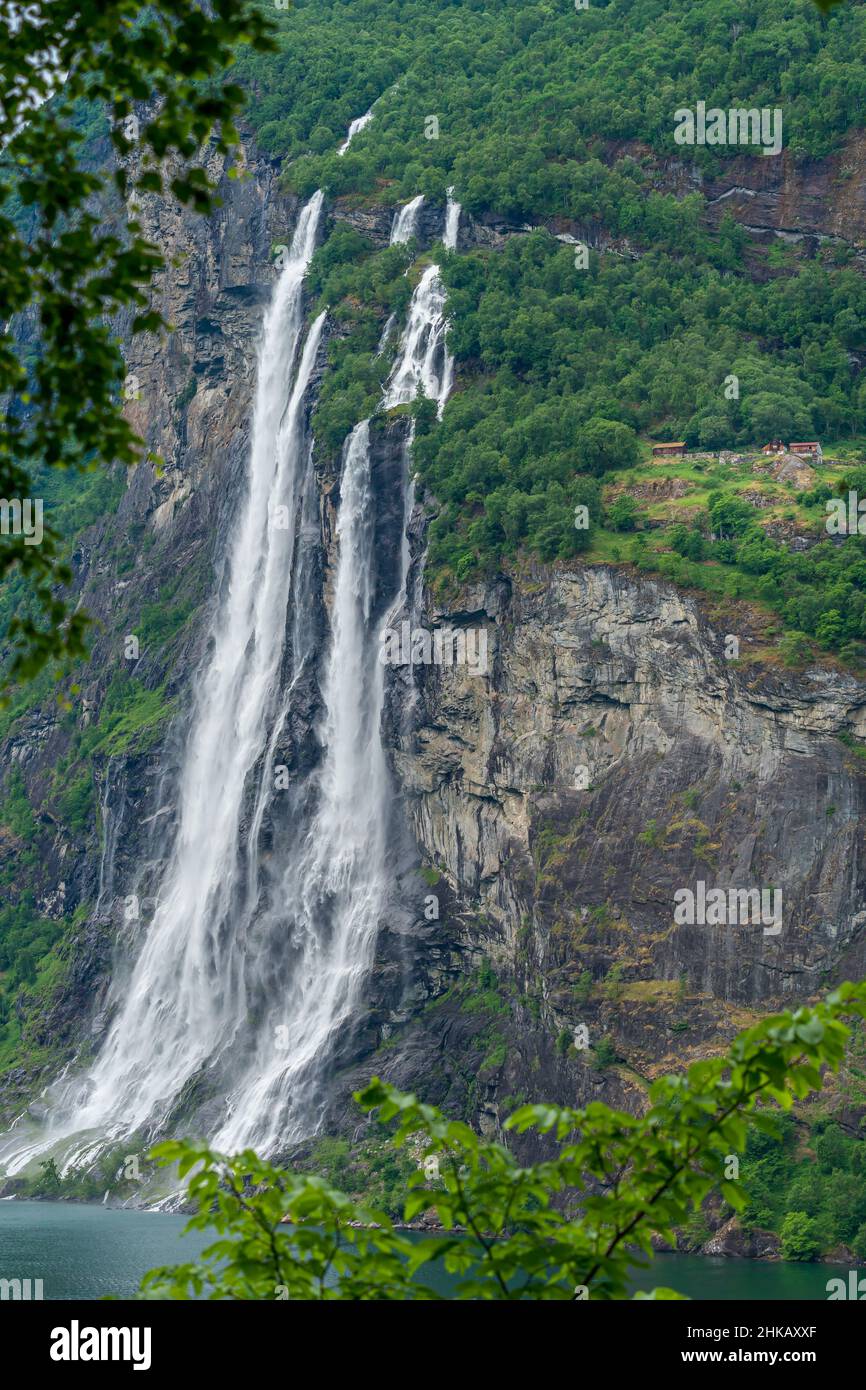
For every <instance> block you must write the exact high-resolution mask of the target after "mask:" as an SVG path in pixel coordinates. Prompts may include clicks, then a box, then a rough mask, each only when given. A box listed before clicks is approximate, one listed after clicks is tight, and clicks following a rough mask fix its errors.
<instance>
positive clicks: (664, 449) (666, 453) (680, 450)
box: [653, 439, 686, 459]
mask: <svg viewBox="0 0 866 1390" xmlns="http://www.w3.org/2000/svg"><path fill="white" fill-rule="evenodd" d="M685 452H686V446H685V443H684V442H683V440H681V439H680V440H678V441H675V442H674V443H673V444H654V445H653V458H654V459H681V458H682V456H683V454H684V453H685Z"/></svg>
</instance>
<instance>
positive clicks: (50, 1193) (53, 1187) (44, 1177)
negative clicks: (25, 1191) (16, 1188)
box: [32, 1158, 61, 1197]
mask: <svg viewBox="0 0 866 1390" xmlns="http://www.w3.org/2000/svg"><path fill="white" fill-rule="evenodd" d="M39 1167H40V1168H41V1170H42V1171H41V1174H40V1176H39V1177H38V1178H37V1180H36V1183H35V1184H34V1187H33V1189H32V1192H33V1196H34V1197H56V1195H57V1193H58V1192H59V1191H60V1186H61V1180H60V1173H59V1172H58V1170H57V1164H56V1162H55V1160H54V1159H53V1158H48V1159H45V1160H44V1161H43V1162H42V1163H40V1164H39Z"/></svg>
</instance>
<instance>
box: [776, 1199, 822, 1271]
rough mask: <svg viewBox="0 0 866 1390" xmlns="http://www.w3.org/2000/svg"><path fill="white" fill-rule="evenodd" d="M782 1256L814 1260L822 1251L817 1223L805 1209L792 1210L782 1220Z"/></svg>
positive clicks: (789, 1258) (792, 1258)
mask: <svg viewBox="0 0 866 1390" xmlns="http://www.w3.org/2000/svg"><path fill="white" fill-rule="evenodd" d="M780 1234H781V1238H782V1258H783V1259H785V1260H814V1258H815V1256H816V1255H817V1254H819V1253H820V1250H821V1240H820V1237H819V1235H818V1231H817V1227H816V1223H815V1222H814V1221H813V1220H811V1219H810V1218H809V1217H808V1216H807V1215H806V1213H805V1212H804V1211H790V1212H788V1215H787V1216H786V1217H785V1220H784V1221H783V1222H782V1230H781V1232H780Z"/></svg>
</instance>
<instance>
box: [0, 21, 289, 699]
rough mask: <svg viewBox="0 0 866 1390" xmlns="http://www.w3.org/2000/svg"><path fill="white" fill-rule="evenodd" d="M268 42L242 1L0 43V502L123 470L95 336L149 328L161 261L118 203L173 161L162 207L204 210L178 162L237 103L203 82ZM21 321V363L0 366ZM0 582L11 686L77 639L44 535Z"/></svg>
mask: <svg viewBox="0 0 866 1390" xmlns="http://www.w3.org/2000/svg"><path fill="white" fill-rule="evenodd" d="M269 27H270V26H269V22H268V20H267V18H266V17H265V16H264V15H263V14H262V13H261V12H260V11H259V9H258V8H257V7H256V6H255V5H253V4H247V3H246V0H216V3H214V4H213V5H209V6H207V7H205V6H202V5H200V4H198V3H195V0H154V3H152V4H150V5H148V6H147V7H146V8H144V9H143V8H142V6H141V5H140V4H139V3H138V0H98V3H97V0H84V3H80V0H34V3H33V4H32V5H30V6H29V7H28V10H27V22H26V23H21V24H18V25H15V26H13V25H11V24H4V25H2V26H0V68H2V71H3V74H4V94H3V102H2V107H0V151H2V154H0V240H2V242H3V258H2V262H0V324H2V325H3V328H2V332H0V397H2V399H3V418H2V427H0V496H2V497H4V498H18V499H23V498H35V497H38V496H39V493H38V491H37V489H36V487H35V482H36V474H37V472H38V470H40V469H43V468H46V467H47V468H49V469H59V470H68V471H71V472H72V473H73V474H79V473H82V472H83V471H85V470H87V469H91V468H96V467H99V466H101V465H113V464H115V462H118V461H119V462H121V463H127V464H128V463H132V462H134V461H137V459H138V457H139V450H140V446H141V442H142V441H141V440H139V439H138V438H137V436H136V435H135V434H134V432H133V430H132V429H131V427H130V426H129V424H128V423H127V422H126V420H125V419H124V417H123V414H122V410H121V405H122V402H121V400H120V384H121V381H122V380H123V377H124V375H125V369H124V363H123V357H122V355H121V351H120V347H119V345H118V343H117V340H116V337H115V333H116V329H115V327H114V325H113V320H114V319H115V317H116V316H117V315H118V314H119V313H123V312H125V311H132V312H131V315H130V317H131V327H132V331H133V333H138V332H153V331H156V330H158V329H160V328H162V327H165V326H166V325H165V324H164V323H163V320H162V318H161V316H160V315H159V314H158V313H157V312H155V311H154V310H152V309H150V308H149V301H148V294H147V287H148V285H149V283H150V280H151V277H152V275H153V273H154V271H155V270H157V269H158V268H159V267H160V266H161V265H162V258H161V256H160V253H159V251H158V249H157V247H155V246H154V245H153V244H152V243H151V242H149V241H148V240H147V239H146V238H145V237H144V236H143V235H142V224H141V222H140V220H139V218H138V215H137V212H136V211H135V198H136V195H140V194H143V193H153V192H161V191H162V190H163V168H164V162H165V160H166V156H172V157H174V156H178V157H179V159H178V160H177V162H176V163H175V172H174V174H173V176H172V177H171V178H170V180H169V181H168V183H169V188H170V191H171V193H172V194H173V195H174V197H175V198H177V199H178V200H179V201H180V202H182V203H186V204H190V205H191V206H193V207H194V208H196V209H198V210H200V211H209V210H210V209H211V207H212V206H213V197H212V194H213V189H212V187H211V185H210V183H209V181H208V177H207V175H206V173H205V170H204V168H203V167H202V165H201V164H199V163H197V162H196V161H197V158H198V157H199V156H200V154H201V151H202V150H203V149H207V147H208V145H209V144H210V146H211V148H212V149H215V150H216V151H217V152H219V153H223V154H227V153H228V151H229V149H230V147H231V145H232V144H233V143H234V142H235V140H236V134H235V131H234V128H233V124H232V122H233V118H234V116H235V115H236V113H237V111H238V109H239V107H240V105H241V102H242V99H243V95H244V94H243V92H242V90H241V89H240V88H239V87H238V86H237V85H233V84H227V83H223V82H222V80H221V74H222V73H223V71H224V69H225V67H226V65H227V63H228V62H229V61H230V60H231V57H232V55H233V52H234V50H235V47H236V46H237V45H239V44H244V43H248V44H250V45H252V46H253V47H256V48H260V49H264V48H266V47H268V40H267V34H268V32H269ZM143 103H148V106H147V109H146V110H145V108H144V106H143V105H142V104H143ZM129 118H133V119H134V120H135V121H137V122H138V127H139V129H138V138H137V139H136V138H134V134H132V135H131V133H130V127H129V126H128V124H127V122H128V119H129ZM133 150H136V152H137V154H138V158H137V160H136V161H135V164H134V167H135V174H134V175H132V174H131V172H130V171H131V168H132V167H133V165H132V164H131V162H130V160H129V156H130V155H131V154H132V152H133ZM25 317H27V318H29V320H30V321H35V323H36V326H37V334H38V350H37V351H36V352H35V353H34V352H26V353H22V352H20V351H19V350H18V338H19V337H20V335H21V334H22V329H23V324H24V319H25ZM15 566H17V570H18V574H19V576H20V578H21V579H22V580H23V582H24V586H25V589H26V593H27V597H28V602H27V603H26V604H24V605H22V606H21V607H20V608H19V609H18V610H17V611H15V612H13V613H12V615H11V617H10V619H9V624H8V633H9V635H10V637H11V638H12V639H13V652H12V659H11V665H10V672H11V675H12V677H13V678H17V677H19V676H20V677H28V676H31V675H33V674H35V673H36V672H38V671H39V670H40V669H41V668H42V667H43V666H45V665H46V663H48V662H49V661H51V660H52V659H53V658H55V657H64V658H76V657H80V656H81V655H82V654H83V653H84V634H85V630H86V623H87V618H86V614H85V613H84V611H83V610H81V609H76V610H75V611H72V610H71V609H70V607H69V606H68V605H67V603H66V602H65V600H64V598H63V596H62V593H61V590H60V588H59V586H61V585H65V584H68V583H69V581H70V580H71V577H72V574H71V570H70V567H69V565H68V563H67V562H66V560H65V558H64V557H63V555H62V546H61V540H60V533H59V531H58V530H57V529H56V527H55V526H54V525H53V524H48V523H46V525H45V534H44V537H43V539H42V541H41V543H40V544H32V545H31V544H27V543H26V541H25V538H24V537H23V536H17V537H15V536H4V538H3V545H2V548H0V575H2V574H6V573H7V572H8V571H9V570H10V569H12V568H13V567H15Z"/></svg>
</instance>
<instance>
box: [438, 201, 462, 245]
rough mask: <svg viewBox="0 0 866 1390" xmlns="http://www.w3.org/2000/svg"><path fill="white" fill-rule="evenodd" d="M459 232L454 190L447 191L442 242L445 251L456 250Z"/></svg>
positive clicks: (458, 213)
mask: <svg viewBox="0 0 866 1390" xmlns="http://www.w3.org/2000/svg"><path fill="white" fill-rule="evenodd" d="M459 231H460V204H459V203H455V201H454V189H453V188H449V189H448V206H447V207H446V209H445V232H444V234H443V237H442V240H443V241H444V243H445V249H446V250H447V251H456V250H457V235H458V233H459Z"/></svg>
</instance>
